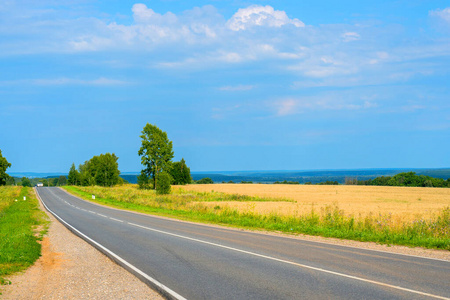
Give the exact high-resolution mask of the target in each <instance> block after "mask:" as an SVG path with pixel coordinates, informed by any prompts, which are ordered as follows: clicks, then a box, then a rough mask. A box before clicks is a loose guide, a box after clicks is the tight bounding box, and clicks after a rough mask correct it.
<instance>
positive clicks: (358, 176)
mask: <svg viewBox="0 0 450 300" xmlns="http://www.w3.org/2000/svg"><path fill="white" fill-rule="evenodd" d="M400 171H402V170H398V169H397V170H396V169H385V170H377V169H373V170H331V171H304V172H289V171H279V172H224V173H225V174H223V173H192V174H191V175H192V179H193V181H194V183H195V182H198V183H200V182H204V181H205V180H202V179H204V178H210V179H211V181H209V180H207V181H208V182H209V183H247V184H249V183H274V184H327V185H337V184H346V185H380V186H418V187H450V169H416V170H414V171H410V170H408V171H407V172H400ZM63 177H64V179H65V178H66V176H48V177H46V178H30V181H31V185H33V186H34V185H36V184H37V183H38V182H43V183H44V185H47V184H48V185H50V186H58V185H64V184H66V182H65V180H64V179H63ZM120 177H122V178H123V179H124V182H129V183H137V174H121V175H120ZM14 179H15V183H16V184H19V185H20V184H21V181H22V178H17V177H15V178H14ZM200 180H202V181H200Z"/></svg>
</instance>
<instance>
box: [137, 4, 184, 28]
mask: <svg viewBox="0 0 450 300" xmlns="http://www.w3.org/2000/svg"><path fill="white" fill-rule="evenodd" d="M131 11H132V12H133V19H134V21H135V22H136V23H146V24H148V23H151V24H158V25H168V24H175V23H177V21H178V18H177V16H176V15H175V14H173V13H171V12H170V11H169V12H167V13H166V14H164V15H161V14H158V13H155V12H154V11H153V10H152V9H151V8H148V7H147V6H146V5H145V4H142V3H137V4H135V5H133V7H132V9H131Z"/></svg>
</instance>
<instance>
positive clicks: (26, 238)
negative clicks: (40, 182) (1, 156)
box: [0, 187, 48, 284]
mask: <svg viewBox="0 0 450 300" xmlns="http://www.w3.org/2000/svg"><path fill="white" fill-rule="evenodd" d="M23 197H26V200H25V201H24V200H23ZM16 200H17V201H16ZM38 205H39V204H38V200H37V199H36V196H35V194H34V191H33V190H32V189H31V188H27V187H23V188H22V187H0V283H1V284H10V282H9V281H8V280H6V279H4V277H5V276H7V275H11V274H13V273H16V272H19V271H22V270H25V269H27V268H28V267H29V266H31V265H32V264H33V263H34V262H35V261H36V260H37V259H38V258H39V257H40V255H41V245H40V244H39V243H38V241H40V240H42V237H43V235H44V234H45V232H46V230H47V227H48V221H47V218H46V215H45V213H44V212H42V211H41V210H40V209H39V206H38Z"/></svg>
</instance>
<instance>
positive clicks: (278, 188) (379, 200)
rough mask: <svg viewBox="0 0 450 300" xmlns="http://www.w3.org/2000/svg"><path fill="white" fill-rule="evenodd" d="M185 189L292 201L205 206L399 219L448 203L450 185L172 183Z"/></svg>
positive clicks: (426, 214)
mask: <svg viewBox="0 0 450 300" xmlns="http://www.w3.org/2000/svg"><path fill="white" fill-rule="evenodd" d="M173 188H174V189H177V188H181V189H184V190H187V191H198V192H209V191H216V192H223V193H230V194H241V195H248V196H260V197H275V198H287V199H291V200H294V202H279V201H276V202H234V201H228V202H208V203H203V204H204V205H208V206H212V207H214V206H217V205H218V206H220V207H229V208H235V209H237V210H239V211H240V212H245V211H251V212H254V213H260V214H269V213H276V214H279V215H290V216H296V215H302V214H305V213H310V212H311V210H312V209H314V211H315V212H320V211H321V210H323V209H325V207H327V206H333V207H334V206H336V205H337V206H338V207H339V209H342V210H343V211H344V213H345V214H346V215H353V216H355V218H359V217H365V216H368V215H374V216H376V215H379V214H381V215H388V214H392V218H394V219H398V220H399V221H400V220H401V221H410V220H414V219H419V218H429V217H431V216H433V215H434V214H436V213H439V212H441V211H442V209H443V208H445V207H448V206H450V188H420V187H385V186H345V185H340V186H331V185H329V186H327V185H283V184H205V185H200V184H198V185H187V186H181V187H180V186H174V187H173Z"/></svg>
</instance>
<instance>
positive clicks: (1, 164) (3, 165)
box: [0, 150, 11, 185]
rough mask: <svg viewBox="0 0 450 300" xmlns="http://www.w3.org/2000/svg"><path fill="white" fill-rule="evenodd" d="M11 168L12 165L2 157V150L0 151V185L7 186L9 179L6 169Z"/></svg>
mask: <svg viewBox="0 0 450 300" xmlns="http://www.w3.org/2000/svg"><path fill="white" fill-rule="evenodd" d="M9 167H11V164H10V163H9V162H8V161H7V160H6V158H4V157H3V156H2V150H0V185H6V182H7V181H8V178H9V175H8V174H6V169H8V168H9Z"/></svg>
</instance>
